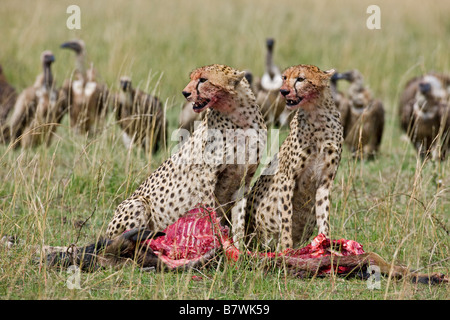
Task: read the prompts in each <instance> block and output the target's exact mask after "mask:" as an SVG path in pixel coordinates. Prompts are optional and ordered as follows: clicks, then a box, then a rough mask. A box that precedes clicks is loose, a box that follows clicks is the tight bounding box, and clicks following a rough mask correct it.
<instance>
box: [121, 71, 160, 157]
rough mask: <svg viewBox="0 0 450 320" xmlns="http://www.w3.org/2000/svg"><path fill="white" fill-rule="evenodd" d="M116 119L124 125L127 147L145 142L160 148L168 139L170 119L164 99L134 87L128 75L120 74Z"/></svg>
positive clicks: (149, 145) (144, 144)
mask: <svg viewBox="0 0 450 320" xmlns="http://www.w3.org/2000/svg"><path fill="white" fill-rule="evenodd" d="M115 103H116V120H117V121H118V122H119V125H120V127H121V129H122V139H123V142H124V144H125V146H126V147H128V148H130V147H131V146H132V145H133V144H136V145H141V146H142V147H143V148H144V150H152V152H156V151H157V150H158V149H159V148H160V147H161V146H162V145H164V143H165V140H166V139H167V128H168V122H167V119H166V117H165V116H164V110H163V105H162V103H161V101H160V100H159V99H158V98H157V97H154V96H151V95H149V94H147V93H145V92H144V91H142V90H139V89H135V88H133V87H132V83H131V79H130V78H129V77H127V76H123V77H121V78H120V92H119V93H118V94H116V97H115Z"/></svg>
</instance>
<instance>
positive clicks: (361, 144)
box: [331, 69, 385, 160]
mask: <svg viewBox="0 0 450 320" xmlns="http://www.w3.org/2000/svg"><path fill="white" fill-rule="evenodd" d="M339 79H345V80H347V81H349V82H350V86H349V87H348V90H347V92H346V94H345V95H344V94H342V95H339V93H338V91H337V94H336V95H335V97H337V98H338V100H336V99H335V101H336V103H339V105H338V109H339V110H340V112H341V120H342V125H343V126H344V144H345V145H346V146H347V147H348V149H349V150H350V151H351V152H352V155H353V157H356V158H364V159H367V160H372V159H374V158H375V156H376V155H377V154H378V152H379V149H380V145H381V140H382V137H383V130H384V118H385V111H384V106H383V103H382V102H381V101H380V100H379V99H375V98H374V97H373V94H372V91H371V90H370V89H369V88H368V87H367V86H366V85H365V84H364V78H363V76H362V74H361V72H359V71H358V70H356V69H354V70H350V71H347V72H344V73H337V72H336V73H335V74H334V75H333V77H332V81H331V82H332V83H333V80H334V81H336V80H339ZM333 86H334V85H332V87H333ZM332 91H333V90H332Z"/></svg>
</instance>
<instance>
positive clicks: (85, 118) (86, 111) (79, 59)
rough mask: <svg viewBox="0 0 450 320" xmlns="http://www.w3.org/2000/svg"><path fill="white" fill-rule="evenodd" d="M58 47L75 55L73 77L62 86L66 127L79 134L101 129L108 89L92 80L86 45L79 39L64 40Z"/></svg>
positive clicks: (92, 68)
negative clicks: (68, 120) (87, 65)
mask: <svg viewBox="0 0 450 320" xmlns="http://www.w3.org/2000/svg"><path fill="white" fill-rule="evenodd" d="M61 48H66V49H70V50H73V51H74V52H75V55H76V63H75V72H74V74H73V78H71V79H67V80H66V81H65V82H64V84H63V87H62V92H63V94H64V95H65V96H66V104H67V106H68V108H69V115H70V126H71V128H72V129H74V131H75V132H77V133H80V134H86V133H89V134H93V133H95V132H96V131H98V130H101V129H102V128H101V127H102V125H103V122H104V118H105V115H106V112H107V109H108V106H107V99H108V88H107V86H106V85H105V84H102V83H99V82H98V81H97V80H96V70H95V69H94V67H93V65H92V64H91V66H90V67H89V68H86V47H85V44H84V42H83V41H82V40H73V41H68V42H65V43H63V44H62V45H61Z"/></svg>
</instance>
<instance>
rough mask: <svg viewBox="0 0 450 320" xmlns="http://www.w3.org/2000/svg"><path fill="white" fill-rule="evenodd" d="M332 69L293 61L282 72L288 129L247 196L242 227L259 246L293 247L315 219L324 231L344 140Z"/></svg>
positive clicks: (307, 234)
mask: <svg viewBox="0 0 450 320" xmlns="http://www.w3.org/2000/svg"><path fill="white" fill-rule="evenodd" d="M333 73H334V70H330V71H326V72H323V71H321V70H320V69H319V68H317V67H315V66H311V65H298V66H294V67H290V68H288V69H286V70H285V71H284V73H283V75H282V78H283V85H282V87H281V88H280V92H281V94H282V95H283V96H284V98H285V99H286V107H287V108H288V109H291V110H296V111H295V114H294V116H293V119H292V121H291V123H290V133H289V135H288V137H287V138H286V140H285V141H284V142H283V144H282V146H281V148H280V151H279V153H278V154H277V155H275V157H274V159H272V161H271V163H270V164H269V166H268V167H267V168H266V169H265V170H264V171H263V173H262V175H261V176H260V177H259V178H258V180H257V181H256V182H255V184H254V186H253V187H252V189H251V191H250V193H249V195H248V197H247V208H246V221H248V229H247V231H248V234H249V235H252V234H253V235H256V237H257V239H258V244H260V245H262V246H263V247H267V248H270V249H273V248H276V249H284V248H292V247H294V246H298V245H300V244H302V243H303V242H304V241H306V240H307V239H308V238H310V237H311V235H312V233H313V230H314V226H315V225H316V224H317V226H318V228H319V233H323V234H324V235H325V236H327V237H328V236H329V222H328V218H329V213H330V189H331V187H332V184H333V181H334V178H335V175H336V171H337V168H338V165H339V162H340V158H341V150H342V143H343V129H342V125H341V121H340V113H339V111H338V110H337V107H336V105H335V102H334V100H333V98H332V93H331V90H330V85H329V82H330V81H329V80H330V77H331V75H332V74H333Z"/></svg>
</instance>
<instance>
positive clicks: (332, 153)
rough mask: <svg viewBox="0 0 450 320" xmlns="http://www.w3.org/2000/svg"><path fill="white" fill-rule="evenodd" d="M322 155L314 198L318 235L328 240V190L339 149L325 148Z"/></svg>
mask: <svg viewBox="0 0 450 320" xmlns="http://www.w3.org/2000/svg"><path fill="white" fill-rule="evenodd" d="M324 154H325V157H324V163H323V169H322V172H321V175H320V178H319V185H318V188H317V191H316V197H315V200H316V202H315V211H316V221H317V227H318V229H319V234H321V233H322V234H323V235H325V236H326V237H327V238H328V237H329V236H330V227H329V217H330V190H331V187H332V186H333V181H334V178H335V176H336V171H337V168H338V166H339V161H340V149H338V150H336V148H333V147H327V148H325V149H324Z"/></svg>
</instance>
